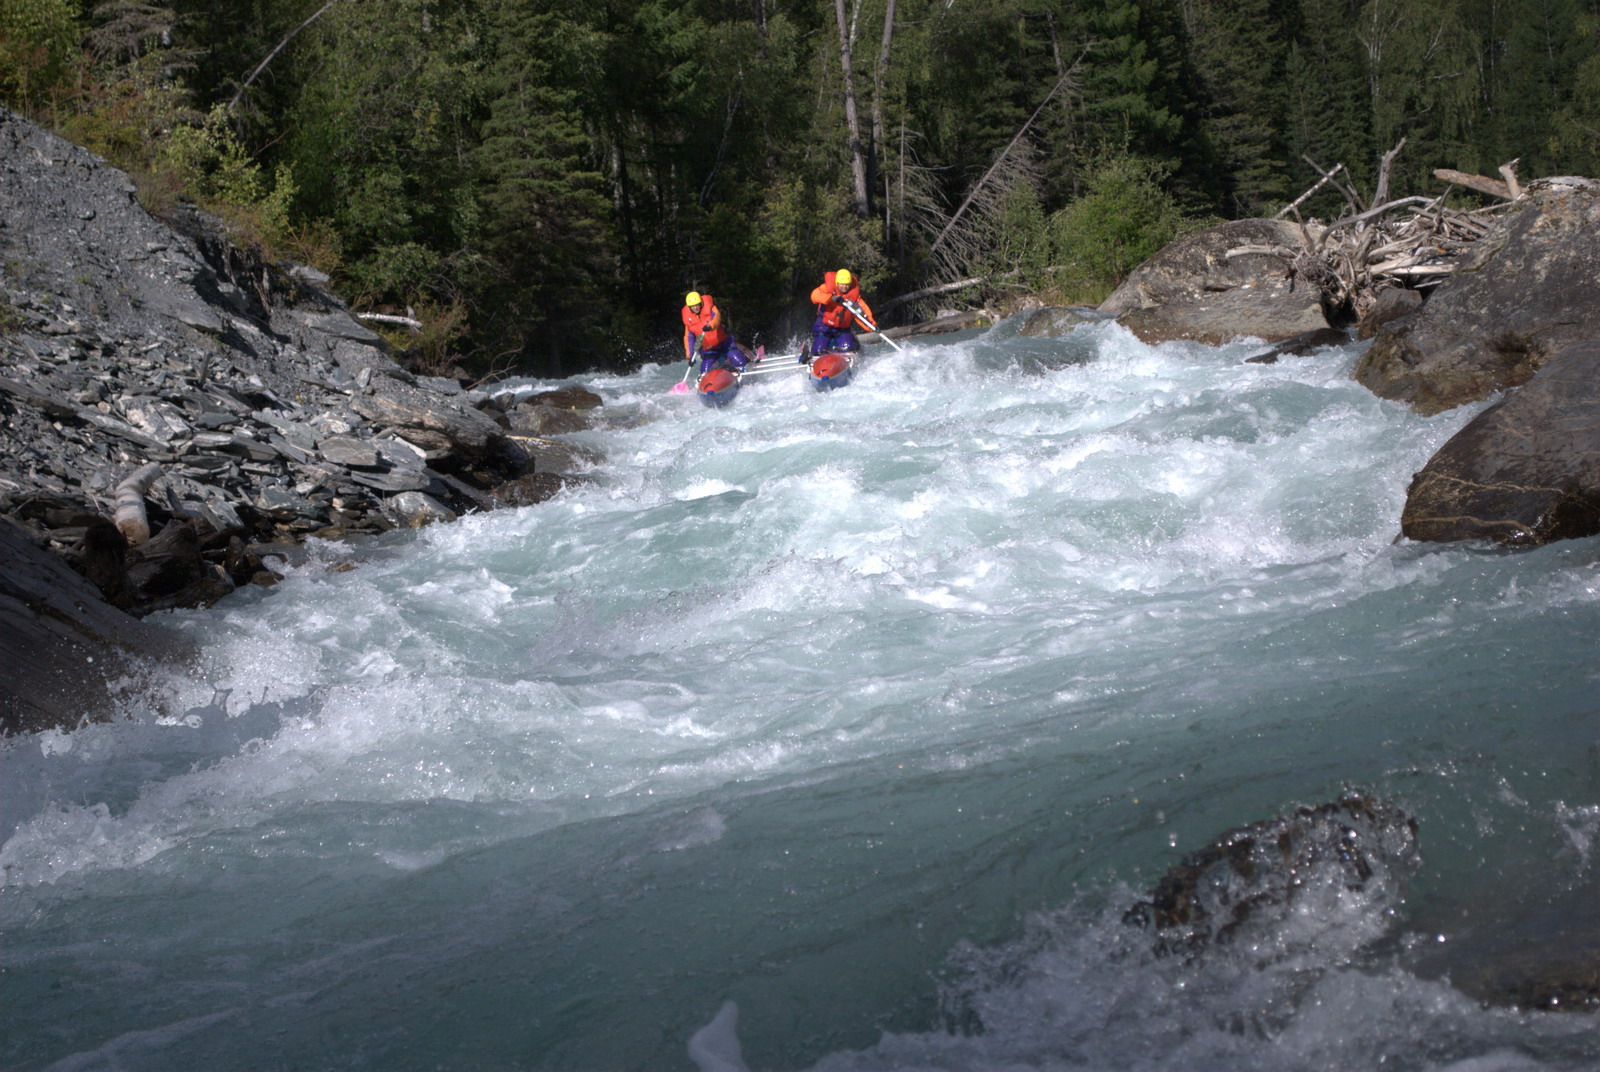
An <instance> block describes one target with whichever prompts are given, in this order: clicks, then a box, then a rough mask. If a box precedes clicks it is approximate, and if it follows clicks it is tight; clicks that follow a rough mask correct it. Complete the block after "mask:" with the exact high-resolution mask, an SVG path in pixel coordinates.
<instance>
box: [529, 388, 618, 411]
mask: <svg viewBox="0 0 1600 1072" xmlns="http://www.w3.org/2000/svg"><path fill="white" fill-rule="evenodd" d="M523 401H525V402H530V403H532V404H534V405H538V406H555V407H557V408H559V409H578V410H590V409H599V408H600V405H601V398H600V396H599V395H597V394H595V393H594V392H593V391H586V390H584V389H583V388H582V387H562V388H560V389H559V390H555V391H540V392H539V393H538V394H535V395H530V396H529V397H528V398H526V399H524V400H523Z"/></svg>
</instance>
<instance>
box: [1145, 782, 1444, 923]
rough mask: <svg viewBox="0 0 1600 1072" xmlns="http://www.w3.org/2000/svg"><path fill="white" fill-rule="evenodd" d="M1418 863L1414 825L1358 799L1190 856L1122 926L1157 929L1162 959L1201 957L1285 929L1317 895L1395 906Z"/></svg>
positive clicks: (1252, 830)
mask: <svg viewBox="0 0 1600 1072" xmlns="http://www.w3.org/2000/svg"><path fill="white" fill-rule="evenodd" d="M1417 859H1418V857H1417V823H1416V820H1415V819H1413V818H1412V817H1411V816H1410V815H1408V814H1407V813H1406V812H1405V811H1403V810H1402V809H1400V808H1399V807H1397V806H1395V805H1394V804H1391V803H1389V802H1388V801H1385V800H1381V799H1379V798H1376V797H1372V796H1367V795H1364V794H1351V795H1349V796H1346V797H1343V798H1341V799H1339V800H1336V801H1332V802H1330V803H1327V804H1322V805H1319V806H1317V807H1305V808H1299V809H1296V810H1295V811H1294V812H1293V813H1291V814H1289V815H1285V816H1281V817H1279V818H1276V819H1268V820H1263V821H1261V822H1257V823H1252V824H1250V825H1249V826H1243V827H1239V828H1237V829H1234V830H1229V831H1227V832H1225V833H1223V834H1222V835H1221V836H1220V837H1218V838H1217V839H1216V840H1215V841H1213V842H1212V843H1211V844H1210V845H1207V846H1206V847H1205V848H1203V849H1200V850H1199V851H1197V852H1193V853H1190V854H1189V855H1187V856H1185V857H1184V858H1183V860H1182V861H1181V862H1180V863H1178V864H1177V865H1175V866H1174V867H1173V868H1172V869H1171V870H1170V871H1168V872H1167V874H1166V875H1165V876H1164V877H1163V878H1162V879H1161V881H1160V882H1159V883H1157V885H1156V888H1155V890H1154V891H1153V892H1152V894H1151V897H1150V900H1148V901H1140V902H1138V903H1137V904H1135V905H1134V906H1133V907H1132V908H1130V909H1129V910H1128V912H1127V914H1126V915H1125V916H1124V919H1125V921H1126V922H1128V923H1130V924H1135V925H1137V926H1141V927H1144V928H1147V929H1153V930H1154V931H1155V932H1156V934H1157V935H1158V939H1157V942H1156V949H1157V951H1158V952H1161V953H1178V952H1184V953H1199V952H1201V951H1202V950H1203V949H1204V947H1206V946H1208V945H1211V944H1220V943H1227V942H1230V941H1233V940H1234V939H1237V938H1239V937H1240V936H1241V935H1243V934H1247V933H1256V932H1259V931H1260V930H1261V929H1263V928H1266V929H1272V928H1277V927H1282V926H1283V925H1284V924H1285V923H1286V922H1287V921H1288V920H1289V919H1290V918H1291V917H1292V915H1293V913H1294V910H1295V907H1296V904H1297V903H1298V902H1299V901H1300V900H1301V899H1302V898H1307V897H1311V896H1314V895H1315V893H1316V891H1317V890H1318V889H1319V888H1321V889H1326V888H1335V889H1344V890H1367V891H1368V892H1369V893H1370V894H1372V895H1373V896H1374V898H1375V899H1377V900H1380V901H1389V902H1393V903H1398V902H1399V901H1400V899H1401V895H1402V892H1403V890H1402V887H1403V885H1404V883H1405V882H1406V881H1407V880H1408V879H1409V878H1410V876H1411V874H1412V873H1413V872H1414V871H1415V869H1416V866H1417ZM1267 944H1268V945H1270V943H1267Z"/></svg>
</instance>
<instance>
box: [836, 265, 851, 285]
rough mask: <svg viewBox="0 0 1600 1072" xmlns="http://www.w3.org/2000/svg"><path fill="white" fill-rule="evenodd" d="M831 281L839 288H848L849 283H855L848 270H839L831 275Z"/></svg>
mask: <svg viewBox="0 0 1600 1072" xmlns="http://www.w3.org/2000/svg"><path fill="white" fill-rule="evenodd" d="M833 281H834V282H835V283H838V284H839V285H840V286H841V287H848V286H849V285H850V284H851V283H854V282H855V281H856V277H855V276H853V275H851V274H850V269H848V268H840V269H839V270H838V271H837V272H835V273H834V274H833Z"/></svg>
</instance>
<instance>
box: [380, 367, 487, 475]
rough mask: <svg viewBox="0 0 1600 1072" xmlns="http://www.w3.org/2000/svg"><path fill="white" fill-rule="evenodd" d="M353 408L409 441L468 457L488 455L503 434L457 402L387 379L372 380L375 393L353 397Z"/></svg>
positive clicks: (468, 407) (476, 411)
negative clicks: (486, 453)
mask: <svg viewBox="0 0 1600 1072" xmlns="http://www.w3.org/2000/svg"><path fill="white" fill-rule="evenodd" d="M350 406H351V408H352V409H354V410H355V411H356V412H357V413H359V414H360V415H361V416H363V417H365V418H367V419H368V420H370V421H372V422H373V423H374V424H376V425H378V426H379V427H380V428H389V429H393V430H394V431H396V432H398V433H399V434H400V435H401V436H403V437H404V438H405V439H406V440H408V441H409V442H412V443H416V444H418V445H419V446H422V447H424V448H425V449H427V450H443V451H448V452H450V453H452V454H458V455H461V456H463V457H467V458H473V457H477V456H479V455H481V454H484V453H485V452H487V451H488V450H489V449H490V448H491V446H492V445H493V444H494V442H495V441H496V440H498V439H499V437H500V434H501V432H500V426H499V425H498V424H496V423H495V422H494V421H493V420H491V419H490V418H489V417H487V416H485V415H484V414H483V413H482V412H480V411H478V410H476V409H474V408H472V407H471V406H468V405H466V404H464V403H463V402H461V401H459V400H458V399H456V398H453V397H447V396H444V395H437V394H433V393H430V392H428V391H424V390H422V389H421V388H418V387H413V386H411V385H410V384H406V383H401V382H400V381H399V380H395V379H391V378H389V377H387V376H375V377H373V379H372V393H371V394H358V395H355V396H352V398H351V400H350Z"/></svg>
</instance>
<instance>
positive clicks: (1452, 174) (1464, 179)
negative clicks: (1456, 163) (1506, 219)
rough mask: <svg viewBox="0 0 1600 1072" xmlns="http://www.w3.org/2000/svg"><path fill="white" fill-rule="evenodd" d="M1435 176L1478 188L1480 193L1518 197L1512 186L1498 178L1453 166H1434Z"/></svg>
mask: <svg viewBox="0 0 1600 1072" xmlns="http://www.w3.org/2000/svg"><path fill="white" fill-rule="evenodd" d="M1508 166H1509V165H1508ZM1433 177H1434V178H1436V179H1440V180H1442V181H1444V182H1451V183H1455V185H1457V186H1465V187H1466V188H1467V189H1469V190H1476V191H1478V192H1479V193H1480V194H1488V195H1489V196H1490V197H1499V198H1503V199H1504V200H1506V201H1513V200H1515V199H1516V198H1515V197H1514V195H1513V194H1512V193H1511V187H1510V186H1509V185H1507V184H1506V183H1503V182H1501V181H1499V180H1498V179H1490V178H1485V177H1484V176H1482V175H1468V174H1467V173H1466V172H1465V171H1456V170H1454V169H1453V168H1434V169H1433Z"/></svg>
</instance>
